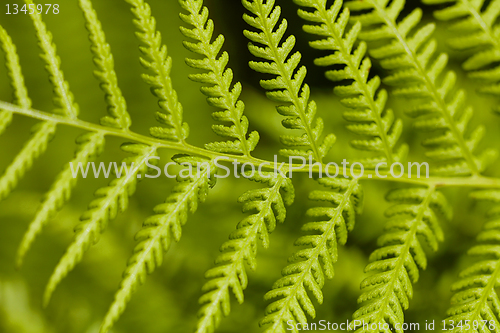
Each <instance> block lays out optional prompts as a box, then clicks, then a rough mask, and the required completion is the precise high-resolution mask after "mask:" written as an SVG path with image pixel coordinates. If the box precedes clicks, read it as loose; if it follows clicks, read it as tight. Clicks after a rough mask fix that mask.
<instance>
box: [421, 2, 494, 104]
mask: <svg viewBox="0 0 500 333" xmlns="http://www.w3.org/2000/svg"><path fill="white" fill-rule="evenodd" d="M423 2H424V3H426V4H442V3H445V1H443V0H423ZM446 3H447V4H450V6H449V7H447V8H444V9H440V10H437V11H435V13H434V16H435V17H436V18H437V19H438V20H443V21H451V20H453V24H452V25H451V26H450V30H451V31H453V32H454V33H456V35H455V36H456V37H452V38H450V39H448V43H449V45H450V46H451V47H452V48H454V49H457V50H460V51H465V50H474V55H473V56H471V57H469V58H468V59H467V60H466V61H465V62H464V63H463V65H462V67H463V68H464V69H465V70H466V71H469V72H470V73H469V76H470V77H471V78H474V79H477V81H478V82H481V83H482V85H481V87H480V88H479V91H480V92H483V93H487V94H491V95H495V96H497V97H500V76H499V72H500V66H498V61H499V60H500V24H498V23H497V20H498V18H499V17H500V1H499V0H492V1H491V2H489V3H488V4H487V5H486V8H485V9H484V10H482V8H483V6H484V5H485V1H484V0H474V1H471V0H447V1H446ZM496 111H497V112H498V111H500V108H499V107H496Z"/></svg>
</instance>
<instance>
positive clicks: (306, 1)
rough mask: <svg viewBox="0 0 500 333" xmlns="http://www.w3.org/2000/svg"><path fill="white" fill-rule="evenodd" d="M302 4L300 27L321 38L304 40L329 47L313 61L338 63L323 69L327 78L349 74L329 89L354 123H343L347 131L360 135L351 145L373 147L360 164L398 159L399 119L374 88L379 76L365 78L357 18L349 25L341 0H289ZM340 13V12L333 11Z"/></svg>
mask: <svg viewBox="0 0 500 333" xmlns="http://www.w3.org/2000/svg"><path fill="white" fill-rule="evenodd" d="M294 1H295V3H297V4H298V5H300V6H303V7H305V8H306V9H307V10H303V9H299V11H298V14H299V16H300V17H301V18H302V19H304V20H305V21H307V22H308V23H309V24H306V25H304V27H303V28H304V31H306V32H307V33H310V34H312V35H316V36H320V37H321V39H318V40H315V41H312V42H310V45H311V47H313V48H315V49H318V50H322V51H328V52H331V53H330V54H329V55H327V56H323V57H321V58H318V59H316V60H315V64H316V65H318V66H324V67H331V66H337V65H341V66H342V68H341V69H328V70H327V71H326V77H327V78H328V79H330V80H332V81H344V80H352V83H351V84H346V85H338V86H336V87H335V89H334V91H335V93H336V94H337V95H339V96H340V97H341V98H342V99H341V103H342V104H343V105H345V106H346V107H348V108H350V109H351V110H349V111H346V112H345V113H344V118H346V119H347V120H349V121H352V122H355V124H351V125H348V126H347V128H348V129H349V130H351V131H352V132H354V133H356V134H359V135H361V136H364V137H368V138H366V139H365V138H363V139H357V140H353V141H352V142H351V145H352V146H353V147H355V148H357V149H361V150H368V151H373V152H375V153H376V155H375V156H374V157H372V158H370V159H367V160H365V161H363V162H364V163H363V165H364V167H365V168H373V167H375V165H376V164H378V163H380V162H386V163H388V164H392V163H393V162H395V161H401V160H403V159H404V158H405V156H406V153H407V150H408V149H407V145H402V146H401V147H399V149H397V148H396V144H397V142H398V140H399V138H400V136H401V133H402V131H403V122H402V120H401V119H395V116H394V112H393V111H392V110H391V109H386V107H385V104H386V101H387V91H386V90H385V89H379V88H380V78H379V77H378V76H374V77H372V78H370V77H369V76H370V69H371V66H372V65H371V61H370V58H369V57H367V56H365V55H366V48H367V46H366V43H365V42H360V43H359V45H358V46H355V43H356V41H357V39H358V35H359V33H360V31H361V23H360V22H356V23H355V24H354V25H353V26H352V27H351V28H350V29H349V30H347V24H348V23H349V18H350V14H349V10H348V9H347V8H345V9H344V10H343V11H342V12H341V9H342V4H343V1H342V0H337V1H335V2H334V3H333V4H332V5H331V6H330V8H327V4H326V0H294ZM339 13H340V15H339Z"/></svg>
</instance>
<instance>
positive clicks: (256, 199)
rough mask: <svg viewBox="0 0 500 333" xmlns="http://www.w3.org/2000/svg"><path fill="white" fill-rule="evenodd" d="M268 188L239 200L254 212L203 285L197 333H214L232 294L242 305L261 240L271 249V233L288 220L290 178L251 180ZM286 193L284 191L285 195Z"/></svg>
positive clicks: (273, 176) (224, 248)
mask: <svg viewBox="0 0 500 333" xmlns="http://www.w3.org/2000/svg"><path fill="white" fill-rule="evenodd" d="M251 179H252V180H254V181H258V182H262V183H264V184H265V185H267V186H268V187H266V188H262V189H255V190H250V191H248V192H246V193H245V194H243V195H242V196H241V197H240V198H239V200H238V201H239V202H241V203H243V211H244V212H250V213H252V215H249V216H247V217H246V218H245V219H243V220H242V221H241V222H240V223H239V224H238V226H237V228H236V230H235V231H233V232H232V233H231V235H230V236H229V241H227V242H225V243H224V244H223V245H222V247H221V249H220V250H221V252H222V253H221V254H220V255H219V256H218V257H217V259H216V260H215V264H216V267H214V268H211V269H210V270H209V271H207V273H206V274H205V276H206V278H208V279H210V280H209V281H208V282H207V283H205V285H204V286H203V292H204V293H205V294H204V295H203V296H202V297H201V298H200V301H199V302H200V304H201V305H202V307H201V309H200V311H199V319H198V328H197V330H196V332H197V333H212V332H214V331H215V329H216V328H217V327H218V326H219V324H220V322H221V320H222V317H223V316H228V315H229V312H230V311H231V301H230V294H231V291H232V293H233V294H234V295H235V297H236V300H237V301H238V302H239V303H240V304H241V303H243V300H244V295H243V291H244V290H245V289H246V287H247V285H248V277H247V274H246V270H245V263H246V264H247V265H248V266H249V267H250V269H252V270H254V269H255V268H256V265H257V263H256V256H257V247H258V240H259V239H260V241H261V243H262V245H263V247H264V248H267V247H268V246H269V234H270V233H271V232H273V231H274V229H275V227H276V222H279V223H282V222H283V221H284V220H285V216H286V208H285V206H288V205H291V204H292V202H293V200H294V189H293V185H292V182H291V180H290V179H289V178H287V177H284V176H283V175H281V173H278V172H277V173H275V174H273V173H263V174H262V175H257V176H254V177H252V178H251ZM281 191H282V192H281Z"/></svg>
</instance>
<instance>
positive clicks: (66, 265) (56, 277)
mask: <svg viewBox="0 0 500 333" xmlns="http://www.w3.org/2000/svg"><path fill="white" fill-rule="evenodd" d="M157 149H158V147H157V146H147V145H142V144H124V145H122V150H124V151H125V152H128V153H132V154H134V156H131V157H127V158H126V159H125V160H124V161H123V163H122V166H121V169H120V171H119V172H120V174H118V173H117V178H116V179H114V180H113V181H111V183H110V184H109V185H108V186H106V187H102V188H100V189H98V190H97V191H96V192H95V196H96V199H94V200H93V201H92V202H91V203H90V204H89V207H88V209H87V211H86V212H85V213H83V215H82V216H81V217H80V220H81V223H80V224H79V225H77V226H76V228H75V239H74V240H73V242H72V243H71V245H70V246H69V247H68V249H67V250H66V253H65V254H64V255H63V257H62V258H61V260H60V261H59V263H58V264H57V266H56V268H55V270H54V272H53V273H52V275H51V277H50V279H49V282H48V283H47V287H46V288H45V293H44V304H45V305H47V304H48V302H49V300H50V297H51V296H52V293H53V292H54V290H55V288H56V287H57V285H58V284H59V282H60V281H61V280H62V279H63V278H64V277H65V276H66V275H67V274H68V273H69V271H70V270H72V269H73V267H75V265H76V264H77V263H79V262H80V261H81V260H82V257H83V254H84V253H85V252H86V251H87V250H88V249H89V248H90V246H92V245H94V244H95V243H97V242H98V240H99V237H100V235H101V233H102V232H103V231H104V229H106V226H107V224H108V221H110V220H113V219H114V218H115V217H116V215H117V214H118V213H119V212H123V211H125V209H126V208H127V207H128V197H129V196H131V195H132V194H133V193H134V192H135V187H136V184H137V179H140V178H143V177H144V175H145V173H146V172H147V165H146V162H147V161H148V160H149V159H151V157H153V156H156V151H157ZM122 173H124V174H123V175H122Z"/></svg>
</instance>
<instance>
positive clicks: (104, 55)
mask: <svg viewBox="0 0 500 333" xmlns="http://www.w3.org/2000/svg"><path fill="white" fill-rule="evenodd" d="M78 4H79V5H80V8H81V10H82V11H83V14H84V17H85V21H86V26H87V30H88V31H89V39H90V41H91V43H92V47H91V51H92V54H93V55H94V64H95V65H96V67H97V70H96V71H94V74H95V76H96V77H97V78H98V79H99V82H100V87H101V89H102V90H103V91H104V93H105V98H106V102H107V104H108V112H109V114H110V116H108V117H104V118H102V119H101V124H102V125H104V126H109V127H115V128H121V129H123V130H128V129H129V127H130V125H131V124H132V121H131V120H130V115H129V114H128V112H127V104H126V103H125V98H124V97H123V95H122V92H121V90H120V88H119V87H118V79H117V77H116V73H115V70H114V64H113V63H114V60H113V55H112V54H111V48H110V46H109V44H107V43H106V36H105V35H104V31H103V30H102V26H101V22H99V19H98V18H97V13H96V12H95V10H94V8H93V7H92V2H91V1H90V0H79V2H78Z"/></svg>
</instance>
